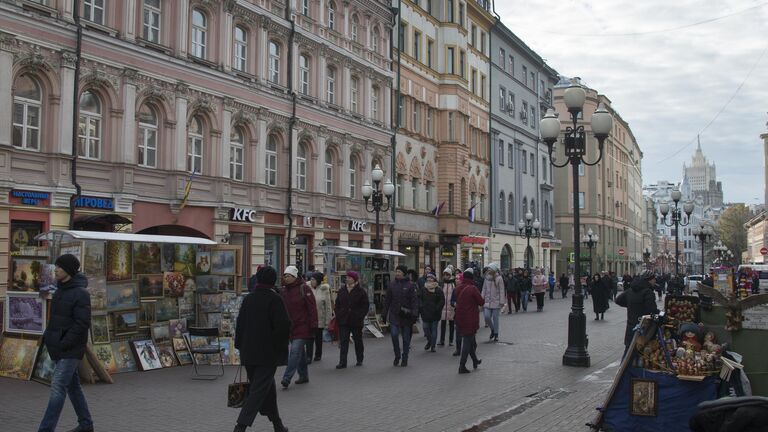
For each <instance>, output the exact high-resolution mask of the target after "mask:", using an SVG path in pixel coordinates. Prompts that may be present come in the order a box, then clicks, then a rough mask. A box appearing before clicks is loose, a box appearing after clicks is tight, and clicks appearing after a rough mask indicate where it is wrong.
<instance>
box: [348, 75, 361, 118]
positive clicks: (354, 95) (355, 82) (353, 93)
mask: <svg viewBox="0 0 768 432" xmlns="http://www.w3.org/2000/svg"><path fill="white" fill-rule="evenodd" d="M359 96H360V80H359V79H358V78H357V77H352V80H351V82H350V83H349V108H350V109H351V110H352V112H353V113H357V112H358V111H357V101H358V97H359Z"/></svg>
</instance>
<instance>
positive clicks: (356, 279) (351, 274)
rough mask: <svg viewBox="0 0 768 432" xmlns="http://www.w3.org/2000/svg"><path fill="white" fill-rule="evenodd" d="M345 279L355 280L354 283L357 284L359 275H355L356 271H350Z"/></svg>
mask: <svg viewBox="0 0 768 432" xmlns="http://www.w3.org/2000/svg"><path fill="white" fill-rule="evenodd" d="M347 277H348V278H352V279H354V280H355V282H358V281H359V280H360V275H359V274H357V272H356V271H351V270H350V271H348V272H347Z"/></svg>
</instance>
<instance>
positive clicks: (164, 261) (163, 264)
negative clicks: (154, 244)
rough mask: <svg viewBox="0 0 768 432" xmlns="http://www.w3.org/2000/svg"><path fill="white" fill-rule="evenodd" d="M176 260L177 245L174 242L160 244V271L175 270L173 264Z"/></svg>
mask: <svg viewBox="0 0 768 432" xmlns="http://www.w3.org/2000/svg"><path fill="white" fill-rule="evenodd" d="M175 262H176V247H175V246H174V245H173V243H161V244H160V271H161V272H171V271H173V264H174V263H175Z"/></svg>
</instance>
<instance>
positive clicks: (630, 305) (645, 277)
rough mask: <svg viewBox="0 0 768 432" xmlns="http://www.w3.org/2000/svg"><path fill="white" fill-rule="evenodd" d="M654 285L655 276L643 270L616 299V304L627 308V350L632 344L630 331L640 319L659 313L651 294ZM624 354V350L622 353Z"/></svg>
mask: <svg viewBox="0 0 768 432" xmlns="http://www.w3.org/2000/svg"><path fill="white" fill-rule="evenodd" d="M655 284H656V275H655V274H654V273H653V272H652V271H650V270H645V271H644V272H643V273H642V274H641V275H640V276H639V277H636V278H635V280H634V281H633V282H632V284H631V285H630V287H629V288H628V289H627V288H625V289H624V291H623V292H622V293H621V294H619V296H618V297H616V304H617V305H619V306H621V307H625V308H627V328H626V331H625V333H624V346H625V347H626V348H627V349H628V348H629V344H631V343H632V335H633V331H632V329H634V328H635V326H636V325H637V323H638V321H639V320H640V317H642V316H643V315H651V314H655V313H658V312H659V309H658V308H657V307H656V295H655V294H654V292H653V286H654V285H655ZM624 353H625V354H626V349H625V351H624Z"/></svg>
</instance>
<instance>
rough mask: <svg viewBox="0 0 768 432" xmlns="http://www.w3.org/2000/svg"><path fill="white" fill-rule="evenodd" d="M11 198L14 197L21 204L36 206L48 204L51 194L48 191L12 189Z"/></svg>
mask: <svg viewBox="0 0 768 432" xmlns="http://www.w3.org/2000/svg"><path fill="white" fill-rule="evenodd" d="M11 198H15V199H16V200H18V202H20V203H21V204H26V205H33V206H37V205H46V204H48V201H49V200H50V199H51V194H50V193H48V192H35V191H26V190H12V191H11Z"/></svg>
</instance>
